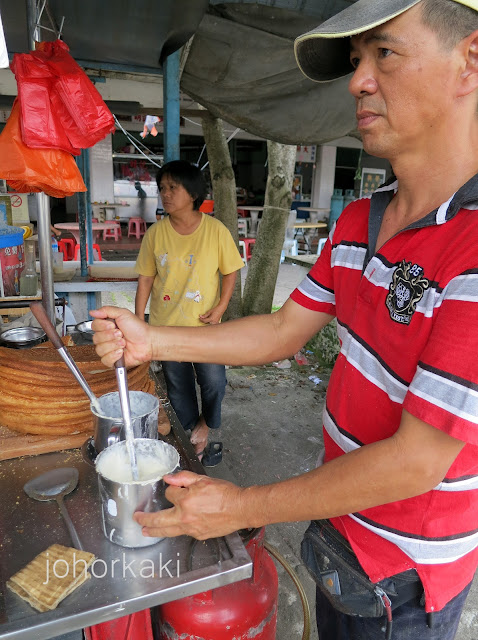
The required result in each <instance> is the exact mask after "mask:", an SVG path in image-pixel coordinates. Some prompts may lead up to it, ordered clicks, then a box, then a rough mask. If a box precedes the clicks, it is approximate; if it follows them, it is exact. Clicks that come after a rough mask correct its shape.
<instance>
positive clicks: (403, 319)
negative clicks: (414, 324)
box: [385, 260, 430, 324]
mask: <svg viewBox="0 0 478 640" xmlns="http://www.w3.org/2000/svg"><path fill="white" fill-rule="evenodd" d="M429 286H430V281H429V280H428V279H427V278H425V277H423V267H420V266H419V265H418V264H412V263H411V262H405V260H402V262H401V263H400V264H399V265H398V267H397V268H396V269H395V271H394V274H393V277H392V282H391V283H390V287H389V288H388V295H387V297H386V299H385V304H386V305H387V309H388V311H389V313H390V317H391V319H392V320H393V321H394V322H398V323H400V324H410V322H411V319H412V316H413V314H414V313H415V310H416V308H417V304H418V303H419V302H420V300H421V299H422V298H423V294H424V293H425V290H426V289H428V287H429Z"/></svg>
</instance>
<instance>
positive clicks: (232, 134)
mask: <svg viewBox="0 0 478 640" xmlns="http://www.w3.org/2000/svg"><path fill="white" fill-rule="evenodd" d="M239 131H240V129H239V127H238V128H237V129H235V130H234V131H233V132H232V133H231V135H230V136H229V138H228V139H227V140H226V144H227V143H228V142H229V141H230V140H232V139H233V138H234V136H235V135H236V133H239ZM205 148H206V145H204V147H203V148H202V151H201V156H202V154H203V151H204V149H205ZM201 156H199V160H200V159H201ZM199 160H198V165H199ZM208 164H209V160H208V161H207V162H206V164H205V165H203V166H202V167H201V171H204V169H205V168H206V167H207V165H208Z"/></svg>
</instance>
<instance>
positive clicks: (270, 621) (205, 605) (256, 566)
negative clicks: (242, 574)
mask: <svg viewBox="0 0 478 640" xmlns="http://www.w3.org/2000/svg"><path fill="white" fill-rule="evenodd" d="M244 544H245V545H246V549H247V551H248V553H249V555H250V556H251V560H252V563H253V570H252V577H251V578H247V579H246V580H240V581H239V582H235V583H234V584H228V585H226V586H224V587H219V588H218V589H212V590H211V591H205V592H203V593H198V594H197V595H195V596H190V597H188V598H182V599H181V600H174V601H173V602H168V603H166V604H163V605H161V606H160V607H157V608H156V609H155V611H156V612H157V615H158V628H159V638H160V640H177V639H178V638H181V640H196V639H197V638H201V639H203V640H233V639H234V640H246V639H248V640H250V638H254V640H275V637H276V621H277V596H278V579H277V570H276V568H275V565H274V562H273V560H272V558H271V557H270V555H269V554H268V552H267V551H266V550H265V549H264V528H261V529H254V530H253V531H252V533H251V534H250V536H248V537H247V538H246V539H244ZM153 615H154V614H153Z"/></svg>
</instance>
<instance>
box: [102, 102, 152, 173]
mask: <svg viewBox="0 0 478 640" xmlns="http://www.w3.org/2000/svg"><path fill="white" fill-rule="evenodd" d="M113 118H114V119H115V124H116V126H117V127H119V128H120V129H121V131H122V132H123V133H124V134H125V136H126V137H127V138H128V140H129V141H130V142H131V144H132V145H133V147H135V148H136V149H137V150H138V151H139V152H140V154H141V155H142V156H144V157H145V158H146V160H147V161H148V162H151V164H154V165H155V166H156V167H158V169H161V165H160V164H158V163H157V162H154V160H151V156H148V155H147V154H146V153H144V151H142V150H141V149H140V148H139V147H138V145H137V144H136V143H137V142H139V140H135V139H134V138H133V137H132V136H130V134H129V133H128V132H127V131H126V130H125V129H123V127H122V126H121V124H120V121H119V120H118V118H117V117H116V116H115V115H114V114H113ZM140 144H143V143H140ZM143 147H144V148H145V149H147V148H148V147H147V146H146V145H144V144H143Z"/></svg>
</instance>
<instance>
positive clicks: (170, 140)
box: [163, 51, 180, 162]
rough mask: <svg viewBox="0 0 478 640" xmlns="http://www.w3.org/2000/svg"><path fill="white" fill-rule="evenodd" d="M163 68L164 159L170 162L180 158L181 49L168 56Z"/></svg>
mask: <svg viewBox="0 0 478 640" xmlns="http://www.w3.org/2000/svg"><path fill="white" fill-rule="evenodd" d="M163 69H164V74H163V106H164V128H163V132H164V133H163V135H164V161H165V162H170V161H171V160H179V70H180V54H179V51H175V52H174V53H172V54H171V55H170V56H168V57H167V58H166V60H165V61H164V65H163Z"/></svg>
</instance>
